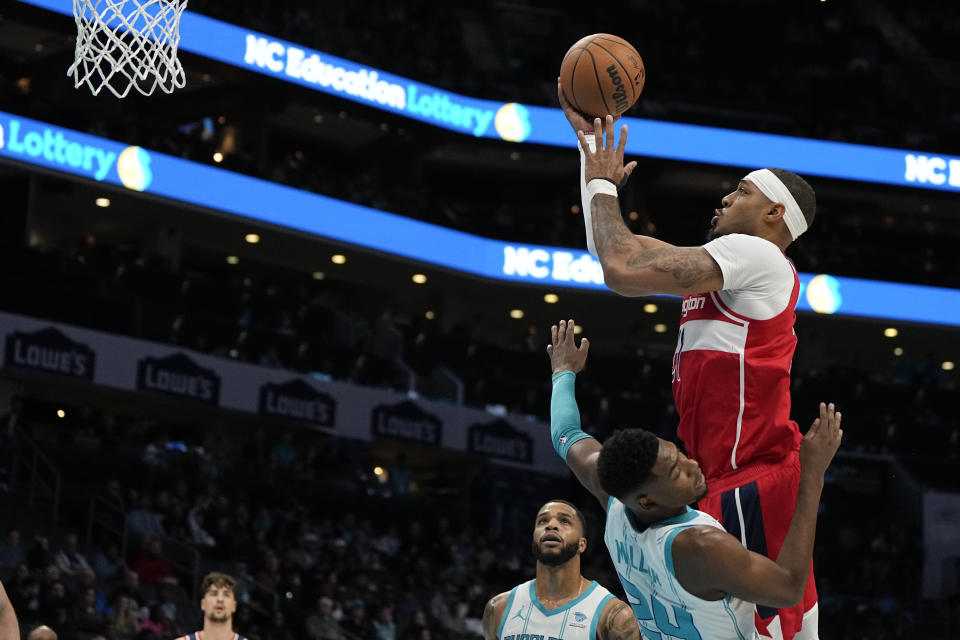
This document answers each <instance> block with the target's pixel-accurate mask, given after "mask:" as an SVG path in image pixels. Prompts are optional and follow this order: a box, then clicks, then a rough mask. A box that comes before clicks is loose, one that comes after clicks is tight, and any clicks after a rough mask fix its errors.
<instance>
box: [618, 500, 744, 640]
mask: <svg viewBox="0 0 960 640" xmlns="http://www.w3.org/2000/svg"><path fill="white" fill-rule="evenodd" d="M697 526H708V527H716V528H718V529H721V530H723V526H722V525H721V524H720V523H719V522H717V521H716V520H715V519H714V518H712V517H711V516H709V515H707V514H706V513H703V512H702V511H695V510H693V509H690V508H689V507H687V511H686V512H685V513H683V514H681V515H679V516H674V517H673V518H669V519H667V520H662V521H660V522H657V523H655V524H653V525H651V526H649V527H648V528H646V529H645V530H643V531H637V529H636V528H635V527H634V525H633V523H632V522H631V521H630V518H629V517H628V514H627V508H626V506H625V505H624V504H623V503H622V502H620V501H619V500H617V499H615V498H610V501H609V502H608V503H607V525H606V530H605V532H604V536H603V540H604V542H605V543H606V545H607V551H608V552H609V553H610V559H611V560H612V561H613V565H614V567H615V568H616V570H617V574H618V575H619V576H620V583H621V584H622V585H623V589H624V591H625V592H626V594H627V601H628V603H629V604H630V606H631V608H633V613H634V615H636V617H637V622H638V623H639V624H640V632H641V633H642V635H643V637H644V640H758V639H759V637H760V636H759V635H757V631H756V625H755V623H754V612H755V609H756V607H755V605H754V604H753V603H750V602H746V601H744V600H740V599H739V598H733V597H730V596H727V597H725V598H723V599H722V600H703V599H702V598H698V597H697V596H695V595H693V594H691V593H689V592H688V591H687V590H686V589H684V588H683V587H682V586H680V583H679V582H678V581H677V578H676V575H675V574H674V571H673V551H672V545H673V539H674V538H675V537H676V535H677V534H678V533H680V532H681V531H683V530H684V529H688V528H690V527H697Z"/></svg>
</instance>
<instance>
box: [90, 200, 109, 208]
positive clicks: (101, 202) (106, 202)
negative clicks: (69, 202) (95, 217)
mask: <svg viewBox="0 0 960 640" xmlns="http://www.w3.org/2000/svg"><path fill="white" fill-rule="evenodd" d="M93 202H94V204H96V205H97V206H98V207H103V208H106V207H109V206H110V198H97V199H96V200H94V201H93Z"/></svg>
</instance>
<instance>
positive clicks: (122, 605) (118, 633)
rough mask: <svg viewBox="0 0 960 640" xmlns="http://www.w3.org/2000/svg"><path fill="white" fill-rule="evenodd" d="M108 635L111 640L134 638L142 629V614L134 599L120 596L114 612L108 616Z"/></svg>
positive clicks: (115, 603) (114, 606)
mask: <svg viewBox="0 0 960 640" xmlns="http://www.w3.org/2000/svg"><path fill="white" fill-rule="evenodd" d="M106 631H107V636H108V637H109V638H110V640H133V638H134V636H136V635H137V632H138V631H140V616H139V615H138V611H137V609H136V608H135V607H134V601H133V600H132V599H131V598H128V597H127V596H119V597H118V598H117V599H116V600H115V601H114V603H113V613H111V614H110V616H109V617H108V618H107V628H106Z"/></svg>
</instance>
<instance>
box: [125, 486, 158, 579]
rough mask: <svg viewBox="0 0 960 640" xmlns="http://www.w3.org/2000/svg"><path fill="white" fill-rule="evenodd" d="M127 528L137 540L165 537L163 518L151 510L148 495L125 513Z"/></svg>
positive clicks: (150, 501) (141, 497) (151, 502)
mask: <svg viewBox="0 0 960 640" xmlns="http://www.w3.org/2000/svg"><path fill="white" fill-rule="evenodd" d="M127 527H128V528H129V530H130V533H132V534H133V535H134V536H136V537H138V538H145V537H147V536H158V535H159V536H162V535H165V533H166V532H165V531H164V529H163V516H162V515H160V514H159V513H157V512H156V511H154V510H153V499H152V498H151V497H150V494H149V493H147V492H144V493H143V494H141V495H140V502H139V503H138V504H137V506H136V507H135V508H134V509H131V510H130V511H129V512H128V513H127ZM141 578H142V576H141Z"/></svg>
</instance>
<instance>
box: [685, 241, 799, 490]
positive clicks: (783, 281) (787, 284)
mask: <svg viewBox="0 0 960 640" xmlns="http://www.w3.org/2000/svg"><path fill="white" fill-rule="evenodd" d="M704 249H706V250H707V252H708V253H709V254H710V255H711V256H712V257H713V258H714V260H716V261H717V264H719V265H720V270H721V271H722V272H723V290H722V291H712V292H708V293H702V294H693V295H687V296H684V298H683V305H682V311H681V313H682V317H681V319H680V335H679V337H678V338H677V348H676V352H675V353H674V357H673V396H674V400H675V401H676V405H677V413H678V414H679V416H680V426H679V428H678V435H679V437H680V439H681V440H683V443H684V445H685V447H686V449H687V453H688V454H689V455H690V456H691V457H692V458H693V459H694V460H696V461H697V462H698V463H699V464H700V468H701V469H702V470H703V473H704V475H705V476H706V477H707V478H708V479H713V478H718V477H722V476H724V475H727V474H728V473H730V472H732V471H734V470H737V469H742V468H743V467H745V466H748V465H750V464H754V463H758V462H759V463H777V462H780V461H781V460H783V459H784V458H786V457H787V455H788V454H789V453H790V452H791V451H794V450H796V449H797V448H798V447H799V446H800V438H801V436H800V430H799V429H798V428H797V423H796V422H793V421H792V420H790V365H791V362H792V360H793V353H794V349H795V348H796V346H797V337H796V334H795V333H794V331H793V325H794V321H795V320H796V313H795V309H796V305H797V298H798V296H799V293H800V280H799V278H798V277H797V271H796V269H795V268H794V267H793V264H792V263H791V262H790V261H789V260H788V259H787V257H786V256H785V255H784V254H783V252H782V251H781V250H780V248H779V247H777V246H776V245H774V244H773V243H771V242H769V241H767V240H764V239H762V238H757V237H754V236H748V235H742V234H731V235H727V236H722V237H720V238H717V239H715V240H712V241H711V242H708V243H707V244H705V245H704Z"/></svg>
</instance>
